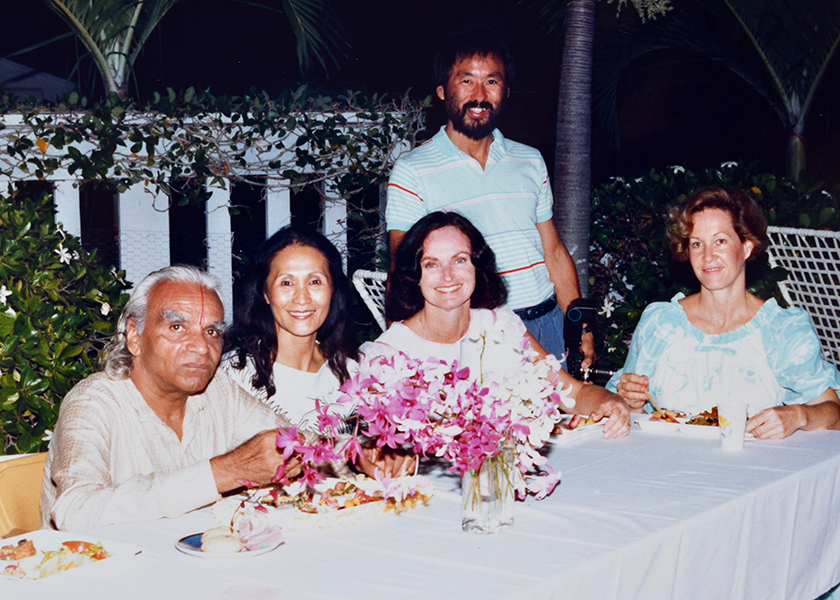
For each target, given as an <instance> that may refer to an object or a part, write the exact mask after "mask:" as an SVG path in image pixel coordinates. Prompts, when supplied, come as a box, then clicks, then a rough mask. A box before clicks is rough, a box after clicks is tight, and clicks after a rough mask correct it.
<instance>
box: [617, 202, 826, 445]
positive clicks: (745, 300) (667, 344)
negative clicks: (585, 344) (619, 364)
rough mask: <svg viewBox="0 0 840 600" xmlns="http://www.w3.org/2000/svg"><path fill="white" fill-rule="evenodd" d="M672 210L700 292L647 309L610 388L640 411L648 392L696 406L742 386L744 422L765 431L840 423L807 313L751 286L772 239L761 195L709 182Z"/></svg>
mask: <svg viewBox="0 0 840 600" xmlns="http://www.w3.org/2000/svg"><path fill="white" fill-rule="evenodd" d="M669 216H670V219H671V224H670V226H669V228H668V237H669V238H670V240H671V251H672V252H673V253H674V256H675V257H676V258H677V259H679V260H689V261H690V262H691V267H692V269H693V270H694V274H695V275H696V276H697V279H698V280H699V281H700V292H699V293H697V294H692V295H690V296H687V297H686V296H683V295H682V294H677V295H676V296H675V297H674V298H673V299H672V300H671V302H656V303H653V304H651V305H650V306H648V307H647V309H645V312H644V314H643V315H642V318H641V320H640V321H639V325H638V327H637V328H636V331H635V333H634V334H633V341H632V343H631V345H630V352H629V354H628V357H627V362H626V363H625V364H624V367H623V368H622V370H621V371H619V372H618V373H616V374H615V375H614V376H613V377H612V378H611V379H610V382H609V383H608V384H607V388H608V389H611V390H615V391H617V392H618V393H619V394H621V395H622V396H623V397H624V398H625V400H627V403H628V404H629V405H630V407H631V408H632V409H634V410H637V411H639V410H641V409H642V408H643V407H644V405H645V402H646V400H647V394H648V393H650V394H651V396H653V398H654V399H656V400H657V402H658V404H659V405H660V406H663V407H667V408H671V409H673V410H682V411H685V412H687V413H689V414H696V413H698V412H702V411H704V410H709V409H711V408H712V407H713V406H715V405H717V403H718V400H719V399H720V398H721V397H722V396H723V395H724V394H726V395H730V394H737V395H739V397H742V398H744V399H745V400H746V401H747V402H748V403H749V414H750V415H751V416H750V419H749V420H748V421H747V431H748V432H751V433H753V434H754V435H755V436H756V437H758V438H784V437H787V436H789V435H790V434H791V433H793V432H794V431H796V430H797V429H806V430H813V429H840V400H838V397H837V392H836V390H838V389H840V374H838V371H837V368H836V367H835V366H834V365H832V364H830V363H828V362H827V361H826V360H825V359H823V358H822V354H821V352H820V343H819V339H818V338H817V335H816V332H815V331H814V327H813V325H812V324H811V320H810V318H809V317H808V315H807V313H805V311H803V310H802V309H799V308H788V309H783V308H781V307H779V305H778V304H777V303H776V301H775V300H768V301H766V302H765V301H764V300H761V299H760V298H758V297H756V296H754V295H753V294H751V293H749V292H748V291H747V288H746V263H747V261H748V260H751V259H753V258H755V257H756V256H758V255H759V254H760V253H761V251H762V250H763V249H764V248H765V247H766V245H767V224H766V222H765V220H764V216H763V215H762V214H761V209H760V208H759V207H758V205H757V204H756V203H755V201H754V200H752V198H750V197H749V196H747V195H746V194H744V193H743V192H741V191H739V190H735V189H723V188H718V187H713V188H707V189H704V190H700V191H698V192H695V193H694V194H692V195H691V196H689V197H688V198H686V200H685V201H684V202H683V203H682V204H681V205H679V206H677V207H675V208H673V209H672V210H671V213H670V215H669Z"/></svg>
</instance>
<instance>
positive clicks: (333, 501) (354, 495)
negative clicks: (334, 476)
mask: <svg viewBox="0 0 840 600" xmlns="http://www.w3.org/2000/svg"><path fill="white" fill-rule="evenodd" d="M384 499H385V491H384V490H376V491H375V492H373V494H368V493H366V492H365V491H364V490H363V489H362V488H360V487H358V486H357V485H356V483H355V482H353V481H347V480H344V479H341V480H339V481H338V482H336V484H335V485H334V486H332V487H330V488H327V489H326V490H324V491H323V492H320V493H315V494H312V496H311V497H310V498H309V499H307V500H303V501H302V502H300V503H299V504H298V505H297V507H298V508H299V509H300V510H302V511H303V512H306V513H317V512H321V511H323V510H324V509H325V508H326V509H334V510H339V509H342V508H353V507H354V506H359V505H360V504H367V503H369V502H377V501H379V500H384Z"/></svg>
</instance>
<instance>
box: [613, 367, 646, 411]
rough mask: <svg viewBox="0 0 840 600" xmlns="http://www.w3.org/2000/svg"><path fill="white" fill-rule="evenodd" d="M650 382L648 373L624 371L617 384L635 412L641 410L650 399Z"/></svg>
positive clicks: (617, 387)
mask: <svg viewBox="0 0 840 600" xmlns="http://www.w3.org/2000/svg"><path fill="white" fill-rule="evenodd" d="M649 385H650V382H649V381H648V378H647V376H646V375H636V374H635V373H622V374H621V379H620V380H619V382H618V385H617V386H615V387H616V389H617V390H618V393H619V395H620V396H621V397H622V398H624V400H625V402H627V406H629V407H630V410H632V411H634V412H640V411H641V410H642V408H643V407H644V405H645V402H647V399H648V395H647V394H648V386H649Z"/></svg>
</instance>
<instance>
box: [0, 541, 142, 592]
mask: <svg viewBox="0 0 840 600" xmlns="http://www.w3.org/2000/svg"><path fill="white" fill-rule="evenodd" d="M139 552H140V549H139V548H138V547H137V546H134V545H133V544H126V543H122V542H111V541H107V540H100V539H96V538H93V537H90V536H86V535H79V534H77V533H65V532H61V531H52V530H49V529H40V530H38V531H33V532H31V533H26V534H23V535H18V536H15V537H12V538H9V539H5V540H0V589H2V587H3V586H6V585H39V586H40V585H43V584H45V583H46V582H47V581H56V580H58V581H59V582H60V581H62V580H65V579H67V578H69V577H80V576H83V575H85V574H89V573H96V574H97V576H98V577H99V576H102V575H103V574H108V573H109V572H111V573H115V572H117V571H118V569H117V567H118V566H119V565H120V564H122V563H124V562H126V561H127V560H130V559H131V558H133V557H134V555H136V554H138V553H139Z"/></svg>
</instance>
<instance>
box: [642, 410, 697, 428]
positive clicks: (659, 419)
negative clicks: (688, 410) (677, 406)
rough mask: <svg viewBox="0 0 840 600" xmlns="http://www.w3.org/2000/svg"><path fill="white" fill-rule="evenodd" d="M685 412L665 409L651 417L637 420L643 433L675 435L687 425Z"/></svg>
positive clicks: (653, 413) (652, 414) (655, 412)
mask: <svg viewBox="0 0 840 600" xmlns="http://www.w3.org/2000/svg"><path fill="white" fill-rule="evenodd" d="M685 422H686V416H685V413H684V412H680V411H677V410H669V409H667V408H663V409H662V410H661V411H658V410H657V411H654V412H652V413H651V414H650V415H649V416H647V417H645V416H642V417H641V418H640V419H637V420H636V423H638V425H639V428H640V429H641V430H642V431H650V432H654V433H675V432H678V431H679V430H680V427H681V426H682V425H683V424H685Z"/></svg>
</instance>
